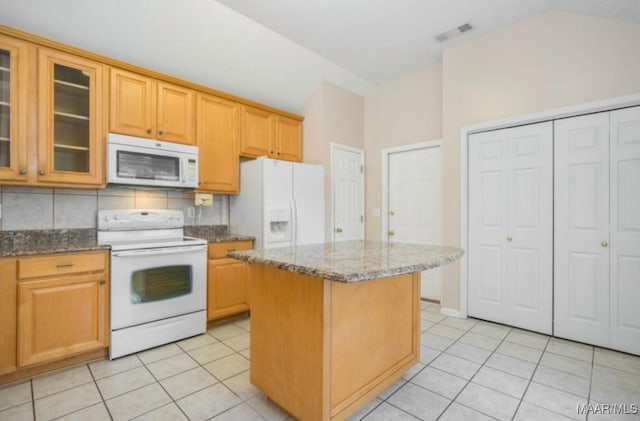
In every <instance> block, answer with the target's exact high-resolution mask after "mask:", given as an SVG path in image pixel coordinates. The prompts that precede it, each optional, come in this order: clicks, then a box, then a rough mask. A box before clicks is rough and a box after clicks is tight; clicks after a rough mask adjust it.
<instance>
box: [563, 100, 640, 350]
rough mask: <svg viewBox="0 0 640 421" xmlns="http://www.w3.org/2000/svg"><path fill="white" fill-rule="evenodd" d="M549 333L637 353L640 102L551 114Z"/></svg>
mask: <svg viewBox="0 0 640 421" xmlns="http://www.w3.org/2000/svg"><path fill="white" fill-rule="evenodd" d="M554 260H555V286H554V299H555V304H554V307H555V309H554V311H555V315H554V334H555V335H556V336H561V337H565V338H569V339H573V340H577V341H582V342H587V343H590V344H594V345H601V346H605V347H611V348H615V349H619V350H622V351H626V352H631V353H635V354H640V107H633V108H627V109H621V110H615V111H611V112H604V113H598V114H591V115H585V116H579V117H573V118H567V119H563V120H558V121H556V122H555V258H554Z"/></svg>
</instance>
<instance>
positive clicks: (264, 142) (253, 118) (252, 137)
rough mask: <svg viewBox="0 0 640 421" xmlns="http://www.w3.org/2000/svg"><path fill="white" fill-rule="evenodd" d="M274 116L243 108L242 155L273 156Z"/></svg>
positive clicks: (265, 112)
mask: <svg viewBox="0 0 640 421" xmlns="http://www.w3.org/2000/svg"><path fill="white" fill-rule="evenodd" d="M273 117H274V116H273V114H272V113H270V112H268V111H265V110H261V109H259V108H253V107H249V106H247V105H245V106H243V107H242V143H241V147H240V154H241V155H243V156H248V157H253V158H255V157H259V156H272V154H273V152H274V151H273V146H274V145H273V143H274V142H273V140H274V139H273V129H274V127H273Z"/></svg>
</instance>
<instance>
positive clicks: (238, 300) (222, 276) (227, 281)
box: [207, 258, 249, 320]
mask: <svg viewBox="0 0 640 421" xmlns="http://www.w3.org/2000/svg"><path fill="white" fill-rule="evenodd" d="M248 274H249V271H248V265H247V263H245V262H239V261H238V260H235V259H226V258H225V259H215V260H209V271H208V281H207V319H208V320H212V319H217V318H220V317H225V316H229V315H232V314H236V313H241V312H243V311H247V310H248V309H249V305H248V304H247V278H248V276H249V275H248Z"/></svg>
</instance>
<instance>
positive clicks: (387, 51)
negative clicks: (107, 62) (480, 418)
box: [0, 0, 640, 112]
mask: <svg viewBox="0 0 640 421" xmlns="http://www.w3.org/2000/svg"><path fill="white" fill-rule="evenodd" d="M0 10H1V11H2V12H1V13H0V24H3V25H8V26H12V27H15V28H17V29H22V30H25V31H28V32H32V33H34V34H37V35H41V36H44V37H48V38H51V39H54V40H57V41H60V42H64V43H67V44H70V45H73V46H76V47H80V48H84V49H87V50H90V51H94V52H97V53H100V54H103V55H106V56H109V57H113V58H116V59H119V60H123V61H126V62H130V63H133V64H136V65H139V66H142V67H146V68H149V69H152V70H156V71H159V72H162V73H166V74H170V75H172V76H176V77H179V78H183V79H186V80H189V81H193V82H196V83H200V84H203V85H206V86H210V87H213V88H216V89H219V90H222V91H227V92H230V93H233V94H236V95H239V96H243V97H247V98H250V99H253V100H255V101H259V102H263V103H267V104H269V105H272V106H275V107H280V108H283V109H285V110H289V111H293V112H300V111H301V109H302V106H303V103H304V101H305V99H306V98H307V97H308V95H309V94H310V93H311V92H312V91H313V89H315V87H316V86H318V84H319V83H320V81H322V80H328V81H330V82H332V83H334V84H336V85H339V86H342V87H344V88H346V89H349V90H351V91H353V92H356V93H359V94H363V95H364V94H366V92H367V91H368V90H369V89H370V88H371V86H373V85H375V84H377V83H379V82H381V81H384V80H387V79H389V78H392V77H394V76H396V75H399V74H402V73H405V72H408V71H412V70H415V69H418V68H420V67H423V66H425V65H428V64H430V63H434V62H437V61H438V60H439V59H440V57H441V53H442V50H443V48H446V46H447V45H452V44H455V43H457V42H464V41H465V40H466V39H470V38H472V37H477V36H479V35H481V34H483V33H486V32H489V31H493V30H496V29H498V28H500V27H503V26H505V25H508V24H510V23H512V22H515V21H517V20H520V19H525V18H527V17H530V16H533V15H535V14H538V13H542V12H545V11H549V10H565V11H571V12H577V13H585V14H593V15H598V16H604V17H611V18H616V19H625V20H632V21H636V22H640V0H304V1H300V0H218V1H214V0H189V1H180V0H110V1H105V0H56V1H55V2H50V1H46V0H20V1H16V0H0ZM465 22H470V23H471V24H472V25H473V27H474V29H473V30H471V31H469V32H466V33H465V34H463V35H462V36H460V37H458V38H454V39H452V40H449V41H446V42H445V43H438V42H437V41H435V36H436V35H437V34H439V33H441V32H443V31H447V30H449V29H451V28H455V27H457V26H459V25H461V24H463V23H465Z"/></svg>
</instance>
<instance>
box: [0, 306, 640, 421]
mask: <svg viewBox="0 0 640 421" xmlns="http://www.w3.org/2000/svg"><path fill="white" fill-rule="evenodd" d="M421 314H422V336H421V344H422V346H421V358H420V360H421V361H420V363H419V364H417V365H416V366H414V367H413V368H412V369H410V370H409V371H408V372H407V373H406V374H405V375H404V377H403V378H402V379H401V380H399V381H398V382H396V383H395V384H394V385H392V386H391V387H390V388H388V389H387V390H385V391H384V392H383V393H381V394H380V395H379V396H378V397H376V398H374V399H373V400H372V401H371V402H369V403H368V404H367V405H365V406H364V407H363V408H362V409H361V410H360V411H359V412H358V413H357V414H355V415H354V416H353V417H351V420H367V421H372V420H383V421H389V420H416V419H423V420H435V419H438V420H494V419H498V420H518V421H519V420H569V419H576V420H586V419H589V420H607V419H621V420H628V421H631V420H633V419H636V420H637V419H640V415H637V414H632V415H619V416H618V417H614V416H609V415H606V414H593V413H592V414H579V413H578V411H577V405H584V404H592V405H596V404H627V407H626V409H627V410H628V411H633V409H634V406H632V405H639V404H640V357H635V356H631V355H628V354H623V353H619V352H614V351H610V350H605V349H601V348H597V347H596V348H594V347H592V346H588V345H583V344H579V343H575V342H570V341H565V340H561V339H557V338H549V337H548V336H545V335H540V334H535V333H531V332H527V331H523V330H519V329H515V328H510V327H507V326H502V325H498V324H494V323H488V322H484V321H479V320H475V319H467V320H461V319H455V318H451V317H446V316H443V315H441V314H440V307H438V306H436V305H432V304H427V303H423V305H422V313H421ZM249 330H250V322H249V319H245V320H241V321H236V322H233V323H228V324H226V325H223V326H218V327H215V328H212V329H210V330H209V331H208V332H207V334H205V335H201V336H197V337H194V338H190V339H186V340H183V341H180V342H177V343H174V344H169V345H165V346H162V347H159V348H155V349H152V350H149V351H145V352H141V353H138V354H136V355H131V356H128V357H123V358H120V359H118V360H115V361H100V362H95V363H91V364H86V365H81V366H77V367H73V368H70V369H66V370H63V371H59V372H56V373H53V374H48V375H43V376H40V377H35V378H33V379H30V380H27V381H23V382H20V383H15V384H10V385H7V386H3V387H2V388H0V421H2V420H32V419H36V420H50V419H60V420H96V421H99V420H110V419H113V420H125V419H137V420H153V421H156V420H186V419H191V420H205V419H213V420H217V421H220V420H234V421H235V420H241V421H250V420H265V419H267V420H285V419H288V417H287V415H286V414H285V413H284V412H282V411H281V410H280V409H279V408H277V407H276V406H275V405H273V404H272V403H271V402H269V401H268V400H267V399H266V397H265V396H264V395H263V394H262V393H261V392H260V391H258V390H257V389H256V388H254V387H253V386H252V385H251V384H250V383H249V358H250V354H249V349H248V348H249ZM597 408H602V406H594V409H597ZM619 408H620V407H619Z"/></svg>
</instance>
